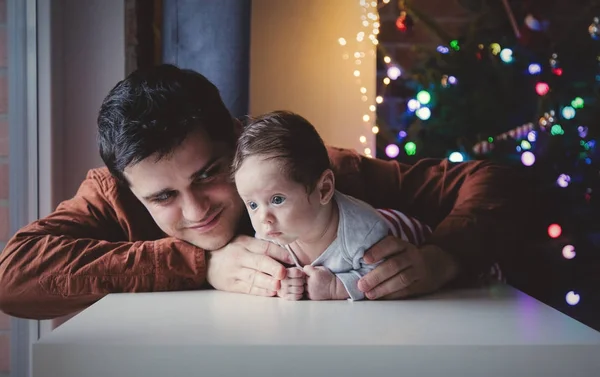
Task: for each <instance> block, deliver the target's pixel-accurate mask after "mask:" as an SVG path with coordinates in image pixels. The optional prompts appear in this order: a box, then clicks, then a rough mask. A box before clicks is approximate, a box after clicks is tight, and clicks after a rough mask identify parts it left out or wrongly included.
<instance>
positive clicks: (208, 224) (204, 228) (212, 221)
mask: <svg viewBox="0 0 600 377" xmlns="http://www.w3.org/2000/svg"><path fill="white" fill-rule="evenodd" d="M221 213H223V209H222V208H220V209H218V210H216V211H213V213H211V214H210V215H209V216H208V217H206V219H204V221H202V222H201V223H198V224H194V225H192V226H189V227H188V228H189V229H193V230H194V231H196V232H199V233H205V232H208V231H210V230H212V229H213V228H214V227H215V226H216V225H217V224H218V223H219V219H220V217H221Z"/></svg>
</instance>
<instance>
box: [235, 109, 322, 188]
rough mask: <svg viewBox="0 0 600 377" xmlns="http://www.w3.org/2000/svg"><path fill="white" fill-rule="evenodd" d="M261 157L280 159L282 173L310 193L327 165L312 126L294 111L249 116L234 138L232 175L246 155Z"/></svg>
mask: <svg viewBox="0 0 600 377" xmlns="http://www.w3.org/2000/svg"><path fill="white" fill-rule="evenodd" d="M250 156H261V157H265V158H267V159H277V160H280V161H281V162H282V163H283V165H282V168H283V173H284V174H286V175H287V176H288V178H289V179H291V180H292V181H294V182H297V183H300V184H302V185H304V187H306V190H307V192H309V193H311V192H312V191H313V190H314V189H315V186H316V184H317V181H318V180H319V178H320V177H321V175H322V174H323V172H324V171H325V170H327V169H330V168H331V163H330V161H329V155H328V153H327V148H326V147H325V144H324V143H323V139H321V136H319V133H318V132H317V130H316V129H315V127H314V126H313V125H312V124H311V123H310V122H309V121H308V120H306V119H304V118H303V117H301V116H300V115H298V114H294V113H292V112H289V111H275V112H271V113H268V114H264V115H261V116H259V117H257V118H254V119H251V120H250V122H249V123H248V125H247V126H246V127H245V128H244V130H243V132H242V135H241V136H240V138H239V139H238V144H237V150H236V153H235V157H234V160H233V165H232V175H235V172H236V171H238V169H239V168H240V167H241V166H242V164H243V162H244V161H245V160H246V158H248V157H250Z"/></svg>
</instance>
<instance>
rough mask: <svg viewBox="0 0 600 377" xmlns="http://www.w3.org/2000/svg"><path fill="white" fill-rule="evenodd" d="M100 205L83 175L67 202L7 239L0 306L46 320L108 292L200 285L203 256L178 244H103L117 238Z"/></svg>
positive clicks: (0, 259)
mask: <svg viewBox="0 0 600 377" xmlns="http://www.w3.org/2000/svg"><path fill="white" fill-rule="evenodd" d="M107 208H110V205H109V204H108V203H107V201H106V199H105V197H104V195H103V192H102V188H101V185H100V183H99V182H98V181H97V180H94V179H92V178H91V177H89V176H88V179H86V180H85V181H84V182H83V184H82V185H81V188H80V190H79V191H78V193H77V195H76V196H75V197H74V198H73V199H70V200H68V201H66V202H63V203H61V205H60V206H59V207H58V209H57V211H55V212H54V213H52V214H51V215H49V216H48V217H46V218H44V219H42V220H38V221H35V222H33V223H32V224H30V225H28V226H26V227H24V228H23V229H21V230H20V231H19V232H18V233H17V234H15V235H14V236H13V238H12V239H11V240H10V241H9V242H8V244H7V245H6V247H5V249H4V251H3V252H2V254H0V309H1V310H2V311H4V312H5V313H7V314H9V315H12V316H16V317H23V318H34V319H48V318H54V317H59V316H62V315H67V314H71V313H73V312H76V311H79V310H81V309H84V308H85V307H87V306H89V305H91V304H92V303H94V302H95V301H97V300H99V299H100V298H102V297H103V296H104V295H106V294H108V293H113V292H144V291H165V290H183V289H194V288H200V287H201V286H202V285H203V284H204V283H205V277H206V264H205V253H204V251H203V250H201V249H199V248H197V247H195V246H193V245H190V244H188V243H186V242H183V241H180V240H177V239H174V238H165V239H161V240H156V241H144V242H142V241H139V242H109V241H106V240H115V239H118V238H124V236H122V235H119V231H118V229H119V223H118V220H117V219H116V218H114V217H111V216H110V215H109V213H110V212H111V211H107Z"/></svg>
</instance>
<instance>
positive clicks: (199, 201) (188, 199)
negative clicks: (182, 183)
mask: <svg viewBox="0 0 600 377" xmlns="http://www.w3.org/2000/svg"><path fill="white" fill-rule="evenodd" d="M182 206H183V208H182V209H181V211H182V213H183V217H184V218H185V219H186V220H187V221H189V222H194V223H199V222H202V220H203V219H204V218H205V217H206V215H208V212H209V211H210V199H209V198H208V196H207V195H204V194H203V193H202V192H192V193H188V194H186V195H184V200H183V204H182Z"/></svg>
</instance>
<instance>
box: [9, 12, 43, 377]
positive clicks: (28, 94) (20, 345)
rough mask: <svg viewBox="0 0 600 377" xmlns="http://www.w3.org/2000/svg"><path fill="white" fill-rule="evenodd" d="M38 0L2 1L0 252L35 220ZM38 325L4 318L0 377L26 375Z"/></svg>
mask: <svg viewBox="0 0 600 377" xmlns="http://www.w3.org/2000/svg"><path fill="white" fill-rule="evenodd" d="M35 7H36V0H0V248H1V249H4V246H5V245H6V242H7V241H8V239H9V238H10V237H11V236H12V234H13V233H14V232H15V231H16V230H17V229H19V228H20V227H21V226H23V225H25V224H26V223H28V222H30V221H31V220H33V219H35V218H36V217H37V211H38V208H37V207H38V206H37V196H38V190H37V166H36V164H37V98H36V97H37V91H36V90H37V89H36V84H35V83H36V74H37V73H36V72H37V67H36V12H35ZM38 327H39V322H38V321H30V320H24V319H16V318H10V317H8V316H7V315H5V314H3V313H0V377H5V376H11V377H13V376H14V377H16V376H19V377H20V376H28V375H29V370H30V369H29V368H30V361H29V356H30V355H29V350H30V346H31V343H32V342H33V340H35V339H37V336H38Z"/></svg>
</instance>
